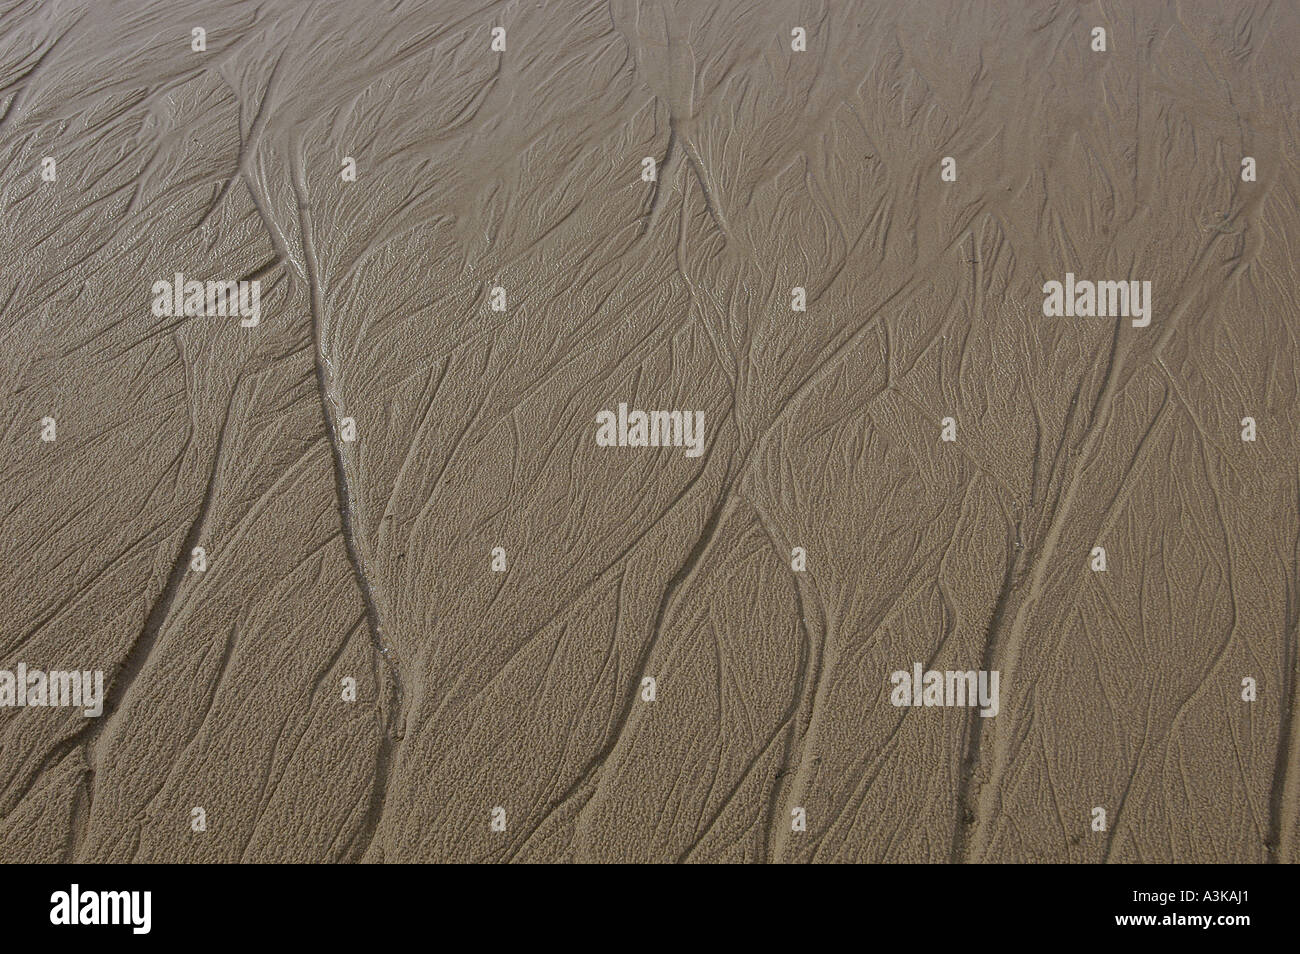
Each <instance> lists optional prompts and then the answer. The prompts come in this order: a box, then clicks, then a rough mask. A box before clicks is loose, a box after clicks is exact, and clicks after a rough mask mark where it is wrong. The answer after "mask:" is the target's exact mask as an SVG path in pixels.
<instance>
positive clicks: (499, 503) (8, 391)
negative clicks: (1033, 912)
mask: <svg viewBox="0 0 1300 954" xmlns="http://www.w3.org/2000/svg"><path fill="white" fill-rule="evenodd" d="M196 28H201V29H202V30H203V34H202V38H201V42H200V41H199V40H198V39H196V38H195V34H194V33H193V31H194V30H195V29H196ZM496 28H500V29H501V31H503V32H500V33H494V30H495V29H496ZM1095 28H1101V29H1103V30H1104V31H1105V32H1104V42H1105V49H1104V50H1101V49H1097V48H1096V47H1097V44H1098V39H1097V35H1096V34H1095V32H1094V30H1095ZM800 30H802V31H803V36H802V39H803V45H804V46H806V48H805V49H796V47H799V46H800V45H801V43H800V40H801V36H800V34H799V31H800ZM1298 43H1300V12H1297V10H1295V9H1293V8H1291V7H1289V6H1288V5H1286V4H1265V3H1244V2H1243V3H1235V2H1234V3H1231V4H1228V3H1210V2H1193V3H1179V4H1176V5H1175V4H1156V3H1149V4H1148V3H1132V2H1128V3H1120V4H1104V5H1102V4H1095V3H1093V4H1078V5H1076V4H1067V3H1032V4H1024V5H1021V4H1005V3H993V2H984V3H962V4H957V3H953V2H946V0H945V2H937V0H934V2H920V3H914V4H906V5H902V4H896V5H876V4H865V3H863V4H850V3H834V4H814V3H777V2H759V3H745V2H735V0H724V2H721V3H716V4H714V3H709V4H704V3H695V2H689V3H688V2H680V3H644V4H637V3H633V2H624V0H614V2H612V3H608V4H607V3H593V4H587V3H582V2H576V0H575V2H567V0H566V2H557V0H546V2H544V3H488V4H476V3H473V4H472V3H459V2H457V3H452V2H434V3H419V2H409V3H388V4H375V5H370V4H362V3H329V4H318V5H310V4H307V3H296V2H295V3H283V4H276V5H268V6H262V7H260V8H255V7H253V6H251V5H245V4H234V3H168V4H166V5H163V6H160V5H156V4H146V3H143V2H139V3H121V4H115V5H112V6H111V7H110V6H109V5H107V4H93V3H89V2H80V3H68V4H58V5H57V6H56V5H48V4H45V5H22V4H19V5H14V6H12V7H10V8H8V9H7V10H6V11H5V12H4V13H3V14H2V15H0V110H2V113H0V117H2V118H0V155H2V156H3V164H4V171H3V176H2V177H0V183H2V185H3V192H2V194H0V202H2V203H3V210H4V214H3V216H2V217H0V223H3V224H2V225H0V302H3V305H2V306H0V308H2V313H3V319H2V321H0V340H2V341H3V349H0V395H3V412H4V413H3V417H2V418H0V420H2V421H3V429H2V431H0V472H2V473H3V480H2V482H0V514H2V515H3V532H0V670H3V671H8V672H11V673H14V677H13V681H12V685H11V691H12V693H13V700H12V702H10V703H8V704H5V705H3V706H0V859H2V860H5V861H50V860H59V859H65V860H81V861H128V860H135V861H185V862H213V861H220V862H236V861H312V862H325V861H373V862H381V861H382V862H398V861H435V860H436V861H491V862H504V861H534V862H537V861H705V862H811V861H872V862H901V861H924V862H1001V861H1062V862H1077V863H1097V862H1103V861H1112V862H1154V861H1166V862H1168V861H1173V862H1189V861H1211V862H1261V863H1262V862H1274V861H1282V862H1290V861H1296V860H1298V859H1300V727H1298V726H1297V725H1296V701H1297V700H1296V696H1297V683H1298V681H1300V629H1298V623H1297V620H1298V618H1300V592H1298V589H1300V582H1298V581H1300V454H1298V453H1297V450H1298V448H1297V440H1296V433H1297V431H1296V427H1297V390H1298V388H1300V371H1298V369H1297V365H1296V353H1297V352H1296V344H1297V342H1296V333H1297V328H1298V327H1300V324H1298V322H1297V301H1298V299H1300V295H1298V294H1297V282H1296V265H1295V262H1296V258H1297V248H1300V206H1298V204H1297V203H1298V200H1300V110H1298V109H1297V106H1296V104H1297V103H1300V77H1298V75H1297V74H1298V72H1300V70H1298V65H1300V61H1297V58H1296V56H1295V49H1296V47H1297V44H1298ZM196 46H200V47H202V48H201V49H195V47H196ZM494 46H496V47H498V48H496V49H494ZM502 46H503V47H504V49H500V48H499V47H502ZM47 157H48V158H50V159H53V160H54V164H53V165H52V166H51V165H50V164H48V163H46V162H45V159H46V158H47ZM647 158H649V159H650V160H652V162H651V163H647V162H646V161H645V160H646V159H647ZM1247 159H1250V160H1251V162H1249V163H1247V162H1246V160H1247ZM949 160H951V161H949ZM178 274H179V275H181V276H182V279H181V280H179V281H178V280H177V278H176V276H177V275H178ZM1067 276H1069V279H1068V287H1069V289H1070V292H1071V293H1070V294H1069V295H1067V294H1065V291H1064V289H1065V288H1066V287H1067ZM189 281H198V282H209V281H211V282H246V283H250V284H248V285H245V286H242V288H243V289H244V290H245V291H247V290H248V289H251V288H252V285H251V283H253V282H256V283H258V284H257V289H258V294H259V298H258V307H257V313H256V315H253V314H251V312H250V310H249V309H247V308H246V309H245V310H244V311H240V310H239V307H240V299H239V298H238V295H236V296H235V297H234V298H232V299H230V301H231V303H232V304H231V307H230V308H227V309H223V310H225V311H226V312H227V313H226V314H215V313H212V312H213V311H214V308H215V306H216V305H217V304H220V303H221V302H222V301H223V300H224V299H222V298H221V292H220V291H219V290H218V292H217V295H216V299H214V297H213V294H212V293H209V292H208V291H207V289H206V286H203V288H202V289H201V290H200V291H199V292H198V295H197V297H196V298H194V301H195V303H196V304H195V307H194V308H192V309H187V301H188V300H189V296H188V295H187V294H186V293H185V288H186V283H187V282H189ZM1050 282H1059V283H1061V288H1062V302H1064V301H1065V300H1066V299H1068V300H1069V302H1070V305H1071V307H1070V309H1069V311H1068V313H1067V312H1066V311H1065V310H1064V308H1065V306H1064V304H1062V305H1061V309H1060V310H1058V311H1057V312H1054V313H1049V312H1053V308H1052V307H1050V306H1049V304H1048V301H1047V299H1048V297H1049V293H1048V291H1047V287H1046V286H1047V285H1048V283H1050ZM1078 282H1089V283H1093V292H1090V293H1089V295H1091V301H1089V300H1087V297H1088V296H1084V297H1080V296H1081V295H1083V293H1082V292H1079V291H1078V289H1079V288H1080V287H1081V286H1079V285H1078V284H1077V283H1078ZM1121 282H1122V283H1124V285H1123V286H1122V288H1121V286H1120V285H1119V284H1118V283H1121ZM1129 282H1136V283H1138V284H1137V285H1136V286H1130V285H1129V284H1128V283H1129ZM1144 282H1149V283H1150V285H1149V289H1150V291H1149V297H1148V298H1147V299H1146V300H1145V302H1143V303H1142V306H1143V307H1145V308H1146V309H1147V311H1148V314H1147V315H1146V316H1145V323H1144V316H1143V315H1141V314H1138V313H1137V311H1138V310H1140V309H1138V308H1137V306H1138V305H1139V296H1140V293H1141V290H1142V288H1143V287H1144V286H1143V284H1142V283H1144ZM158 283H166V284H167V287H166V289H165V290H164V289H162V288H161V286H160V285H159V284H158ZM1103 283H1105V284H1103ZM1128 290H1131V291H1132V297H1131V298H1130V297H1129V296H1128V294H1127V292H1128ZM1121 298H1122V299H1123V300H1121ZM243 301H244V302H245V303H246V304H247V303H249V299H248V298H247V297H246V298H245V299H244V300H243ZM799 306H802V309H801V310H799ZM187 312H189V313H187ZM193 312H199V313H193ZM254 319H255V320H254ZM638 414H640V415H643V416H641V417H638V416H637V415H638ZM674 414H676V417H674V416H673V415H674ZM693 441H694V443H692V442H693ZM1102 551H1104V553H1103V552H1102ZM19 664H22V665H23V666H24V667H25V670H24V672H29V671H41V672H45V673H49V672H53V671H65V670H75V671H77V672H83V671H84V672H87V673H91V672H100V673H102V678H103V699H102V712H100V713H99V714H98V715H86V714H85V713H84V712H83V710H82V708H75V707H73V706H71V705H61V706H54V705H48V704H47V705H40V704H31V698H33V697H31V696H29V697H28V699H27V701H28V703H29V704H24V705H20V704H18V698H19V694H20V685H19V683H20V682H21V683H22V686H21V692H22V694H27V693H28V692H29V690H34V689H35V688H36V686H35V685H33V684H30V682H29V680H28V678H27V677H24V679H23V680H21V681H20V680H19V679H18V677H17V675H16V673H17V667H18V666H19ZM930 671H934V672H937V673H939V674H940V676H939V678H940V680H942V679H943V678H944V676H943V674H945V673H948V672H954V673H971V675H972V676H976V675H977V674H984V675H985V676H987V675H988V674H991V673H994V672H996V673H997V674H998V679H997V686H998V690H997V699H996V713H995V714H990V713H989V710H990V709H991V708H993V707H992V706H985V707H984V711H985V714H981V709H980V708H979V707H977V706H975V705H971V704H968V703H969V702H970V700H969V699H967V700H965V702H962V700H961V699H960V698H956V697H955V696H954V694H953V693H951V692H945V691H944V688H945V687H940V691H938V692H937V693H936V694H934V695H932V696H926V695H925V693H924V691H923V685H924V684H925V683H927V681H928V677H926V675H925V673H927V672H930ZM914 674H919V675H920V679H919V680H918V679H916V678H915V676H914ZM899 675H901V676H903V677H906V680H901V679H899V678H896V677H897V676H899ZM43 678H44V677H42V679H43ZM905 681H906V682H916V683H917V691H916V693H915V694H910V693H909V695H907V697H906V699H905V701H903V702H901V703H900V701H899V699H900V696H899V695H898V693H899V692H900V687H901V685H902V684H903V683H904V682H905ZM958 681H959V682H960V679H959V680H958ZM973 684H974V683H972V685H973ZM86 685H90V683H87V684H86ZM984 685H985V687H986V688H989V687H991V685H992V683H991V682H990V681H988V680H987V679H986V680H985V682H984ZM949 688H950V687H949ZM4 691H5V687H4V676H3V673H0V703H5V698H4ZM35 698H39V696H35ZM954 700H955V701H956V703H957V704H953V703H954ZM46 701H47V702H48V696H47V697H46ZM917 703H919V704H917ZM1098 811H1100V812H1101V814H1100V815H1099V814H1098Z"/></svg>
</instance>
